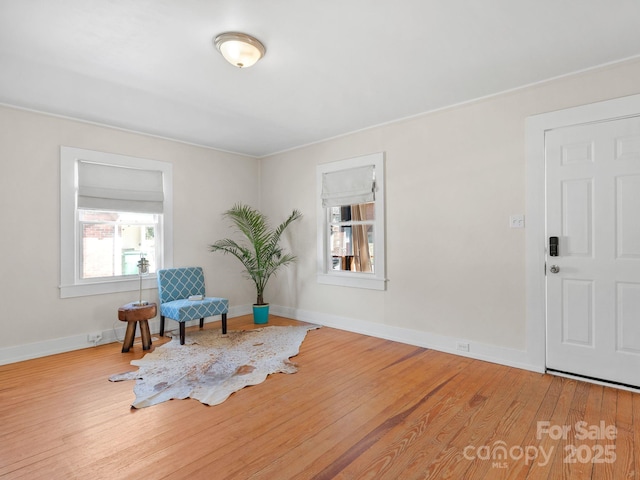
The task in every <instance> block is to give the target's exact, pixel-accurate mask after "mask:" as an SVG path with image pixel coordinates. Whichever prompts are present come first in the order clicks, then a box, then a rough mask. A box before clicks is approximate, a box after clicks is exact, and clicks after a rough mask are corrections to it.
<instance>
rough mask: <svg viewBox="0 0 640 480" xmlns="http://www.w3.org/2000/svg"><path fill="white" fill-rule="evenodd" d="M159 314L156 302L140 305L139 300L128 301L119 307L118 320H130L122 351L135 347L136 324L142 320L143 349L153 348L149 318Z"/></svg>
mask: <svg viewBox="0 0 640 480" xmlns="http://www.w3.org/2000/svg"><path fill="white" fill-rule="evenodd" d="M157 314H158V307H157V306H156V304H155V303H148V304H147V305H138V303H137V302H132V303H127V304H126V305H124V306H122V307H120V308H119V309H118V320H121V321H123V322H129V323H128V325H127V333H126V334H125V336H124V342H123V343H122V353H126V352H128V351H129V349H130V348H131V347H133V339H134V337H135V336H136V325H137V324H138V322H140V335H141V336H142V349H143V350H149V349H150V348H151V333H150V332H149V319H151V318H153V317H155V316H156V315H157Z"/></svg>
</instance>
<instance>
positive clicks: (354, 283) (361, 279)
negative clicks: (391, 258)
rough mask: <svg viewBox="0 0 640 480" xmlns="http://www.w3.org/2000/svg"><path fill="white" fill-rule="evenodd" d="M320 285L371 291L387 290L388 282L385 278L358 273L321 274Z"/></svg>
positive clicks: (319, 276)
mask: <svg viewBox="0 0 640 480" xmlns="http://www.w3.org/2000/svg"><path fill="white" fill-rule="evenodd" d="M317 278H318V283H320V284H323V285H337V286H339V287H355V288H367V289H369V290H385V289H386V288H387V281H386V280H385V279H383V278H376V277H372V275H367V274H358V273H342V274H341V273H331V274H329V273H319V274H318V277H317Z"/></svg>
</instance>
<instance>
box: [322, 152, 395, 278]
mask: <svg viewBox="0 0 640 480" xmlns="http://www.w3.org/2000/svg"><path fill="white" fill-rule="evenodd" d="M317 183H318V192H319V198H318V282H319V283H324V284H332V285H342V286H351V287H360V288H371V289H377V290H384V289H385V281H386V280H385V258H384V254H385V248H384V240H385V232H384V225H385V222H384V155H383V154H382V153H376V154H372V155H366V156H363V157H358V158H352V159H349V160H342V161H339V162H332V163H325V164H322V165H318V167H317Z"/></svg>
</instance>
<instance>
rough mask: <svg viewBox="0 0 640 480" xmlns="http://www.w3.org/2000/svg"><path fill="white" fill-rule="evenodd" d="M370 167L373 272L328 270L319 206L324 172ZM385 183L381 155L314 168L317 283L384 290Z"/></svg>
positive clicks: (323, 211)
mask: <svg viewBox="0 0 640 480" xmlns="http://www.w3.org/2000/svg"><path fill="white" fill-rule="evenodd" d="M371 165H373V166H374V168H375V176H376V179H375V223H374V229H375V255H374V273H360V272H349V271H338V270H331V269H329V268H328V265H329V261H328V258H327V255H328V252H329V248H328V242H329V235H328V225H329V213H328V209H327V208H325V207H323V206H322V179H323V175H324V174H325V173H332V172H338V171H341V170H348V169H353V168H358V167H366V166H371ZM384 185H385V180H384V153H382V152H379V153H373V154H370V155H364V156H361V157H356V158H350V159H347V160H340V161H337V162H330V163H323V164H321V165H318V166H317V167H316V187H317V192H318V193H317V201H316V203H317V235H318V238H317V242H318V248H317V272H318V273H317V281H318V283H320V284H325V285H337V286H343V287H357V288H368V289H372V290H384V289H385V288H386V277H385V275H386V274H385V272H386V260H385V254H386V249H385V237H386V233H385V217H384V215H385V214H384V211H385V192H384V190H385V187H384Z"/></svg>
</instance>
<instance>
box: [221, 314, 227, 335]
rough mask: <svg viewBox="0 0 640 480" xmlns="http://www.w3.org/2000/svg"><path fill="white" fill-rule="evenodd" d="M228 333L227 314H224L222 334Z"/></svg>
mask: <svg viewBox="0 0 640 480" xmlns="http://www.w3.org/2000/svg"><path fill="white" fill-rule="evenodd" d="M226 333H227V314H226V313H223V314H222V334H223V335H224V334H226Z"/></svg>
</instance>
